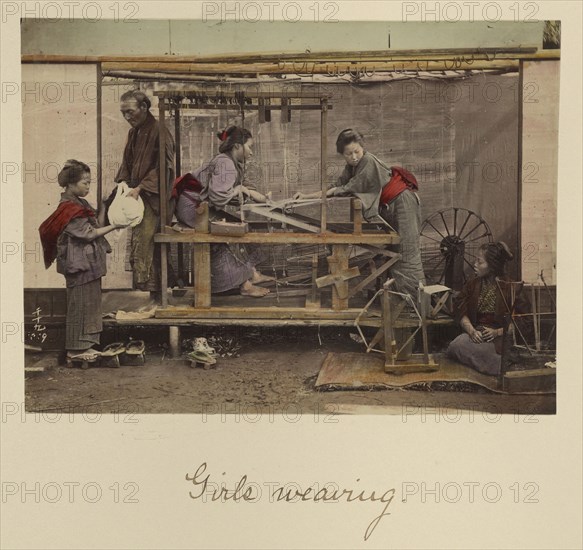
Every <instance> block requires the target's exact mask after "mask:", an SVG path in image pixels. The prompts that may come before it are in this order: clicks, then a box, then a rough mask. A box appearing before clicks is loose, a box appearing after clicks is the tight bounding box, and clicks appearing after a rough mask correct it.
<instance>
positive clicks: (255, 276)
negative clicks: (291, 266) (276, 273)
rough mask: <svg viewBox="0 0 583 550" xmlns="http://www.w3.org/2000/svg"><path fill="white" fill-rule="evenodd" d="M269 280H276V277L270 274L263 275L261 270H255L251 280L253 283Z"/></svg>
mask: <svg viewBox="0 0 583 550" xmlns="http://www.w3.org/2000/svg"><path fill="white" fill-rule="evenodd" d="M268 281H275V277H270V276H269V275H263V273H259V271H257V270H255V271H253V277H251V282H252V283H253V284H255V285H256V284H259V283H267V282H268Z"/></svg>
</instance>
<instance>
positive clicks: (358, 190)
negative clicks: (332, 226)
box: [294, 128, 425, 301]
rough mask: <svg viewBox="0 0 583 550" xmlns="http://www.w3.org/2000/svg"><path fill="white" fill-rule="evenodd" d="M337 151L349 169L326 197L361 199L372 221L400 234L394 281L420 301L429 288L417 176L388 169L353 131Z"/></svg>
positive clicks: (341, 138)
mask: <svg viewBox="0 0 583 550" xmlns="http://www.w3.org/2000/svg"><path fill="white" fill-rule="evenodd" d="M336 151H337V152H338V154H340V155H342V156H343V157H344V160H345V161H346V166H345V167H344V171H343V172H342V174H341V175H340V177H339V178H338V181H337V182H336V183H335V184H334V185H333V186H332V187H330V188H329V189H328V191H327V193H326V196H327V197H336V196H342V195H352V196H355V197H357V198H358V199H360V200H361V202H362V209H363V215H364V217H365V218H366V219H367V220H368V221H375V218H376V217H377V216H380V217H381V218H382V219H383V220H384V221H385V222H387V223H388V224H389V225H390V226H391V228H392V229H394V230H395V231H396V232H397V233H398V234H399V237H400V245H399V248H398V251H399V253H400V254H401V259H400V260H399V261H398V262H397V263H396V264H395V265H394V266H393V267H392V268H391V270H390V273H391V277H392V278H394V279H395V287H396V290H397V291H398V292H402V293H406V294H409V295H410V296H411V297H412V298H413V300H414V301H417V293H418V288H419V282H421V283H423V284H425V275H424V273H423V266H422V264H421V252H420V249H419V233H420V229H421V206H420V201H419V197H418V195H417V193H416V191H417V189H418V185H417V180H416V179H415V176H413V174H411V173H410V172H409V171H408V170H405V169H404V168H400V167H398V166H393V167H388V166H387V165H386V164H385V163H384V162H382V161H381V160H380V159H379V158H377V157H376V156H375V155H373V154H372V153H370V152H368V151H366V150H365V144H364V138H363V136H362V134H361V133H360V132H357V131H356V130H353V129H351V128H349V129H346V130H343V131H342V132H340V134H339V135H338V139H337V140H336ZM319 197H321V191H320V192H316V193H311V194H304V193H296V194H295V195H294V199H311V198H319Z"/></svg>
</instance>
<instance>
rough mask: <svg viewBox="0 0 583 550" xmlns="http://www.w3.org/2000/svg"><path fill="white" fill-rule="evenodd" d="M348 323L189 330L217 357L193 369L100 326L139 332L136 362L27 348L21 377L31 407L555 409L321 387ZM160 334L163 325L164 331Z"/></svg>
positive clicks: (426, 391)
mask: <svg viewBox="0 0 583 550" xmlns="http://www.w3.org/2000/svg"><path fill="white" fill-rule="evenodd" d="M350 332H353V331H350V330H349V329H343V328H330V327H328V328H322V329H321V330H320V331H318V329H317V328H314V327H306V328H299V327H290V328H286V329H278V328H261V329H259V328H245V329H241V328H239V329H235V328H225V327H222V328H220V327H215V328H212V329H211V328H208V329H201V328H187V329H183V330H182V333H181V338H182V343H183V349H185V350H188V349H189V348H188V345H189V340H190V339H191V338H193V337H195V336H206V337H207V338H209V339H210V340H211V342H214V344H215V346H216V347H217V350H218V351H219V352H220V353H221V354H222V355H224V356H223V357H219V358H218V361H217V365H216V368H214V369H211V370H204V369H202V368H191V367H190V366H189V363H188V362H187V361H185V360H184V359H170V358H169V356H168V352H167V344H166V343H165V341H164V339H163V338H161V336H160V331H159V330H158V332H155V331H154V330H152V329H146V328H142V329H136V328H134V329H132V330H131V333H130V331H129V329H120V328H117V329H115V330H107V331H105V333H104V334H103V343H104V344H105V343H108V342H110V341H116V340H121V341H127V339H128V338H129V337H132V338H141V339H143V340H145V341H146V343H147V348H146V349H147V354H146V357H147V358H146V363H145V365H143V366H122V367H121V368H119V369H115V368H90V369H87V370H81V369H77V368H75V369H68V368H66V367H64V366H63V365H59V354H58V353H54V352H53V353H49V352H44V353H27V355H26V365H27V366H37V367H39V366H42V367H44V368H45V370H44V371H42V372H38V373H36V372H35V373H27V375H26V384H25V394H26V395H25V401H26V409H27V411H29V412H33V411H37V412H41V411H63V412H68V413H101V414H108V413H112V414H127V415H130V414H142V413H191V414H240V415H243V416H247V417H249V418H252V417H253V415H256V414H258V413H259V412H260V411H261V413H262V414H265V413H269V414H283V415H286V416H287V417H289V418H290V419H293V418H296V417H297V415H299V414H322V415H329V416H330V415H334V414H393V415H403V416H406V415H411V414H428V415H429V414H433V415H435V414H436V413H435V411H438V414H441V413H443V414H444V415H447V418H450V417H451V414H452V412H453V411H464V414H465V413H468V414H473V413H474V412H476V411H480V412H486V413H488V414H517V413H518V414H554V413H555V412H556V403H555V395H552V394H551V395H536V396H532V395H501V394H496V393H493V392H490V391H488V390H486V389H484V388H482V387H480V386H476V385H471V384H464V383H459V384H455V383H450V384H445V383H434V384H431V385H429V384H425V385H423V384H420V385H418V386H415V387H413V388H409V389H393V390H386V389H385V390H378V391H354V390H350V391H349V390H339V391H319V390H317V389H316V388H315V381H316V377H317V375H318V372H319V369H320V366H321V364H322V362H323V360H324V358H325V357H326V354H327V353H328V352H330V351H335V352H358V351H362V345H361V344H358V343H357V342H355V341H353V340H352V339H351V337H350ZM165 334H167V333H166V331H164V335H165Z"/></svg>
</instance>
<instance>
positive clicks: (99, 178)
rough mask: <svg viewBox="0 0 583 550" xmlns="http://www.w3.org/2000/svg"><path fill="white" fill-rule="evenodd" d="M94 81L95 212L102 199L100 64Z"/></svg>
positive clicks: (99, 207) (99, 206) (101, 78)
mask: <svg viewBox="0 0 583 550" xmlns="http://www.w3.org/2000/svg"><path fill="white" fill-rule="evenodd" d="M95 76H96V80H97V112H96V116H97V210H100V209H101V202H102V198H103V168H102V164H101V156H102V145H101V140H102V131H103V130H102V121H101V115H102V107H103V96H102V86H101V83H102V81H103V74H102V72H101V63H98V64H97V65H96V75H95Z"/></svg>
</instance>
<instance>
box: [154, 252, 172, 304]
mask: <svg viewBox="0 0 583 550" xmlns="http://www.w3.org/2000/svg"><path fill="white" fill-rule="evenodd" d="M154 246H156V245H154ZM168 246H169V245H168V243H160V263H161V264H162V265H161V269H160V293H161V294H162V307H166V306H167V305H168Z"/></svg>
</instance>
